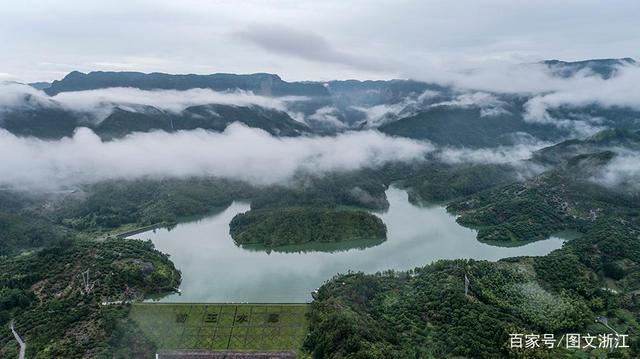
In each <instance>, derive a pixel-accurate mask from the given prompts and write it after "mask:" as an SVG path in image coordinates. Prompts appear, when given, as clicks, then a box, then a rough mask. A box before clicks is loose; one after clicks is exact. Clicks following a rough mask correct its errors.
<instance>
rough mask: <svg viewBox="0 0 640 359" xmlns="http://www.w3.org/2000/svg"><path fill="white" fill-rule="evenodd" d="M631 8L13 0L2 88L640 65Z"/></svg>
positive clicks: (502, 0)
mask: <svg viewBox="0 0 640 359" xmlns="http://www.w3.org/2000/svg"><path fill="white" fill-rule="evenodd" d="M639 16H640V1H635V0H607V1H603V0H600V1H595V0H563V1H557V0H535V1H533V0H531V1H524V0H522V1H515V0H484V1H472V0H464V1H463V0H458V1H450V0H416V1H408V0H396V1H378V0H362V1H357V0H356V1H349V2H347V1H339V0H325V1H300V0H295V1H294V0H291V1H289V0H279V1H276V0H270V1H267V0H265V1H257V0H246V1H242V2H239V1H231V0H229V1H215V0H180V1H169V0H111V1H101V2H99V1H86V0H60V1H47V0H19V1H17V0H13V1H6V2H3V4H2V9H1V11H0V53H1V54H2V56H0V80H18V81H39V80H44V81H50V80H54V79H59V78H61V77H63V76H64V75H65V74H66V73H68V72H69V71H72V70H80V71H85V72H86V71H91V70H131V71H144V72H151V71H162V72H171V73H214V72H235V73H253V72H273V73H278V74H280V75H281V76H282V77H283V78H284V79H286V80H304V79H312V80H326V79H334V78H335V79H343V78H383V79H384V78H392V77H400V78H407V77H412V78H424V77H429V76H430V74H433V73H437V72H439V71H450V70H457V69H463V68H475V67H482V66H486V65H496V64H502V63H504V62H507V63H521V62H533V61H538V60H541V59H550V58H559V59H563V60H578V59H585V58H604V57H636V58H637V57H640V54H638V51H639V49H638V44H640V31H639V30H640V29H639V26H638V17H639Z"/></svg>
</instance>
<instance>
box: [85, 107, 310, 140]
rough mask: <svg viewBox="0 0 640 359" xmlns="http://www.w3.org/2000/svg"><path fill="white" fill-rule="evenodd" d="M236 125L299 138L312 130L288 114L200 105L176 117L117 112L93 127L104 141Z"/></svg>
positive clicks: (149, 112) (219, 129)
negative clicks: (144, 134)
mask: <svg viewBox="0 0 640 359" xmlns="http://www.w3.org/2000/svg"><path fill="white" fill-rule="evenodd" d="M233 122H241V123H243V124H245V125H247V126H249V127H253V128H259V129H262V130H265V131H267V132H269V133H270V134H272V135H275V136H299V135H301V134H303V133H306V132H308V131H309V128H308V127H307V126H305V125H304V124H301V123H300V122H297V121H295V120H294V119H292V118H291V117H289V115H287V113H285V112H282V111H277V110H273V109H268V108H263V107H259V106H229V105H218V104H211V105H200V106H191V107H188V108H186V109H185V110H183V111H182V112H180V113H178V114H175V113H171V112H167V111H162V110H159V109H157V108H154V107H146V108H144V110H143V111H136V112H133V111H128V110H124V109H122V108H116V109H115V110H114V111H113V113H112V114H111V115H109V116H108V117H107V118H106V119H104V120H103V121H101V122H100V123H99V124H98V125H97V126H95V127H94V131H95V132H96V134H98V135H99V136H100V137H101V138H103V139H113V138H119V137H123V136H125V135H127V134H129V133H132V132H149V131H152V130H163V131H166V132H173V131H179V130H194V129H198V128H201V129H205V130H212V131H217V132H222V131H224V129H225V128H227V126H229V125H230V124H231V123H233Z"/></svg>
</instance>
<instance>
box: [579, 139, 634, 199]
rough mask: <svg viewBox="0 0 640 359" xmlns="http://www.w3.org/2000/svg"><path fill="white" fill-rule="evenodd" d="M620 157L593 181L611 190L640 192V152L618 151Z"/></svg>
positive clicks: (603, 169)
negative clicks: (639, 162)
mask: <svg viewBox="0 0 640 359" xmlns="http://www.w3.org/2000/svg"><path fill="white" fill-rule="evenodd" d="M616 152H617V153H618V155H617V156H616V157H615V158H613V160H611V162H610V163H608V164H607V165H606V166H604V167H603V168H602V170H601V171H600V173H598V174H597V175H595V176H594V177H593V178H591V180H592V181H594V182H596V183H598V184H601V185H603V186H606V187H610V188H621V189H624V190H630V191H640V166H639V165H638V159H639V158H640V152H637V151H630V150H624V149H617V150H616Z"/></svg>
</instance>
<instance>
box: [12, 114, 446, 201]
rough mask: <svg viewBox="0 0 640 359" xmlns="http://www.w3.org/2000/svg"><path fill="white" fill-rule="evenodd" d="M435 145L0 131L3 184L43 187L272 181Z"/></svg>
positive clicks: (256, 134)
mask: <svg viewBox="0 0 640 359" xmlns="http://www.w3.org/2000/svg"><path fill="white" fill-rule="evenodd" d="M432 149H433V147H432V146H431V145H430V144H428V143H424V142H419V141H414V140H408V139H402V138H393V137H388V136H386V135H383V134H381V133H379V132H376V131H360V132H348V133H344V134H340V135H337V136H331V137H301V138H276V137H273V136H271V135H269V134H268V133H266V132H264V131H261V130H256V129H251V128H247V127H245V126H242V125H239V124H232V125H231V126H229V127H228V128H227V130H225V131H224V132H223V133H214V132H208V131H204V130H195V131H183V132H177V133H173V134H169V133H164V132H152V133H136V134H133V135H129V136H127V137H125V138H123V139H121V140H115V141H111V142H102V141H101V140H100V138H99V137H98V136H97V135H95V134H94V133H93V132H91V131H90V130H89V129H86V128H80V129H78V130H77V131H76V133H75V135H74V136H73V137H72V138H63V139H61V140H58V141H43V140H39V139H34V138H20V137H16V136H14V135H12V134H10V133H9V132H7V131H4V130H0V173H1V175H0V185H1V186H9V187H13V188H26V189H30V188H31V189H45V190H46V189H55V188H60V187H73V186H75V185H79V184H82V183H93V182H99V181H103V180H107V179H133V178H144V177H150V178H162V177H184V176H218V177H223V178H230V179H238V180H244V181H249V182H251V183H254V184H272V183H278V182H283V181H287V180H289V179H291V178H292V177H293V176H294V175H295V174H296V173H299V172H310V173H317V174H322V173H325V172H329V171H343V170H355V169H359V168H364V167H377V166H380V165H382V164H384V163H387V162H390V161H414V160H420V159H423V158H424V157H425V154H426V153H428V152H429V151H432Z"/></svg>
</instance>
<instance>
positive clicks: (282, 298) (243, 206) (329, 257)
mask: <svg viewBox="0 0 640 359" xmlns="http://www.w3.org/2000/svg"><path fill="white" fill-rule="evenodd" d="M386 194H387V198H388V200H389V210H388V211H386V212H384V213H378V214H377V215H378V216H380V218H382V220H383V221H384V223H385V224H386V225H387V240H386V241H383V242H380V241H373V242H372V241H354V242H351V241H349V242H342V243H326V244H311V245H300V246H290V247H281V248H278V249H277V250H271V251H267V250H265V249H263V248H260V247H252V248H244V247H239V246H237V245H236V244H235V242H234V241H233V239H232V238H231V236H230V235H229V222H230V221H231V219H232V218H233V217H234V216H235V215H236V214H238V213H241V212H245V211H248V210H249V204H248V203H242V202H234V203H233V204H232V205H230V206H229V207H227V208H226V209H225V210H223V211H221V212H219V213H217V214H214V215H211V216H208V217H205V218H202V219H200V220H197V221H192V222H184V223H180V224H178V225H177V226H175V227H174V228H172V229H170V230H169V229H165V228H161V229H156V230H153V231H149V232H144V233H139V234H136V235H133V236H132V237H133V238H139V239H151V240H152V241H153V243H154V244H155V246H156V248H157V249H159V250H160V251H162V252H165V253H168V254H169V255H170V258H171V260H172V261H173V262H174V263H175V265H176V267H177V268H178V269H180V270H181V271H182V284H181V286H180V289H181V291H182V294H181V295H178V294H170V295H167V296H164V297H163V298H161V299H159V300H160V301H162V302H260V303H267V302H275V303H297V302H309V301H311V292H312V291H313V290H314V289H316V288H318V287H319V286H321V285H322V283H323V282H325V281H326V280H328V279H330V278H331V277H333V276H334V275H335V274H337V273H346V272H348V271H362V272H365V273H375V272H379V271H384V270H387V269H395V270H407V269H413V268H415V267H421V266H424V265H426V264H429V263H431V262H433V261H435V260H438V259H456V258H473V259H487V260H498V259H500V258H505V257H513V256H542V255H546V254H547V253H549V252H551V251H552V250H554V249H557V248H560V247H561V246H562V243H563V240H562V239H560V238H557V237H551V238H549V239H547V240H543V241H537V242H533V243H528V244H526V245H523V246H520V247H498V246H491V245H488V244H485V243H481V242H478V240H477V239H476V231H475V230H472V229H468V228H465V227H462V226H460V225H459V224H457V223H456V221H455V217H454V216H453V215H451V214H449V213H447V211H446V209H445V208H444V207H442V206H440V205H434V206H415V205H413V204H411V203H409V201H408V196H407V193H406V192H405V191H404V190H401V189H398V188H394V187H390V188H389V189H388V190H387V192H386Z"/></svg>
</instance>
